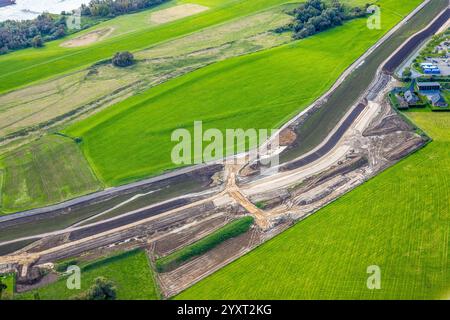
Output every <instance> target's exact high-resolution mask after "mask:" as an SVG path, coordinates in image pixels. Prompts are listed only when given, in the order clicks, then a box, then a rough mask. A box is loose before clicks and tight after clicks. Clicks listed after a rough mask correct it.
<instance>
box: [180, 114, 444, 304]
mask: <svg viewBox="0 0 450 320" xmlns="http://www.w3.org/2000/svg"><path fill="white" fill-rule="evenodd" d="M408 116H409V117H410V118H411V119H412V120H413V121H414V122H415V123H416V124H417V125H418V126H419V127H421V128H422V129H424V130H425V131H426V132H427V133H428V134H429V135H430V136H431V137H432V138H433V141H432V142H431V143H430V144H429V145H427V146H425V147H424V148H423V149H421V150H419V151H417V152H416V153H415V154H413V155H411V156H410V157H408V158H407V159H404V160H402V161H401V162H400V163H398V164H397V165H395V166H394V167H392V168H390V169H388V170H386V171H385V172H383V173H382V174H380V175H379V176H377V177H375V178H373V179H372V180H370V181H369V182H367V183H365V184H364V185H362V186H360V187H358V188H357V189H355V190H354V191H352V192H350V193H349V194H347V195H345V196H343V197H342V198H340V199H338V200H337V201H335V202H334V203H332V204H330V205H328V206H327V207H325V208H323V209H322V210H320V211H319V212H317V213H316V214H314V215H312V216H311V217H309V218H307V219H305V220H303V221H301V222H299V223H297V224H296V225H295V226H294V227H292V228H290V229H289V230H287V231H286V232H284V233H282V234H281V235H279V236H277V237H276V238H274V239H273V240H271V241H269V242H267V243H265V244H263V245H261V246H260V247H259V248H257V249H255V250H254V251H252V252H250V253H249V254H247V255H246V256H244V257H242V258H240V259H239V260H237V261H235V262H234V263H232V264H230V265H228V266H227V267H225V268H223V269H222V270H220V271H218V272H216V273H215V274H213V275H212V276H210V277H208V278H206V279H205V280H203V281H201V282H200V283H198V284H196V285H194V286H193V287H192V288H190V289H188V290H186V291H185V292H183V293H181V294H180V295H179V296H177V298H178V299H274V298H281V297H282V298H283V299H448V298H449V297H450V287H449V278H448V277H449V273H448V270H449V268H450V266H449V261H450V260H449V257H448V252H449V245H450V242H449V230H450V209H449V208H450V203H449V199H450V197H449V192H450V190H449V187H450V184H449V183H448V181H446V179H447V177H449V176H450V166H449V162H448V159H449V157H450V151H449V150H450V115H449V114H443V113H423V112H419V113H413V112H411V113H408ZM379 199H384V200H383V201H379ZM371 265H377V266H379V267H380V270H381V289H380V290H369V289H368V288H367V286H366V281H367V278H368V276H369V274H367V272H366V271H367V267H368V266H371Z"/></svg>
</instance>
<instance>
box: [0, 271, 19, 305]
mask: <svg viewBox="0 0 450 320" xmlns="http://www.w3.org/2000/svg"><path fill="white" fill-rule="evenodd" d="M0 283H1V284H3V285H5V286H6V288H4V289H3V290H2V292H1V293H0V300H11V299H12V298H13V297H14V290H15V285H16V275H15V274H13V273H8V274H2V275H0Z"/></svg>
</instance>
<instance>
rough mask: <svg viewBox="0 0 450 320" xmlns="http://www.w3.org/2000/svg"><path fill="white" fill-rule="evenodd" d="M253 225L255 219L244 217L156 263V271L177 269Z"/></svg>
mask: <svg viewBox="0 0 450 320" xmlns="http://www.w3.org/2000/svg"><path fill="white" fill-rule="evenodd" d="M252 224H253V217H244V218H241V219H238V220H235V221H233V222H231V223H229V224H227V225H225V226H223V227H222V228H220V229H218V230H217V231H215V232H213V233H212V234H210V235H208V236H206V237H204V238H202V239H200V240H199V241H197V242H195V243H193V244H191V245H189V246H187V247H184V248H182V249H180V250H178V251H176V252H174V253H172V254H170V255H168V256H166V257H164V258H161V259H158V260H157V261H156V270H157V271H158V272H168V271H171V270H174V269H176V268H177V267H178V266H179V265H181V264H182V263H183V262H186V261H188V260H189V259H191V258H193V257H196V256H200V255H202V254H203V253H205V252H207V251H209V250H211V249H213V248H215V247H216V246H218V245H219V244H221V243H222V242H224V241H225V240H228V239H231V238H234V237H237V236H238V235H240V234H243V233H245V232H246V231H248V230H249V229H250V226H251V225H252Z"/></svg>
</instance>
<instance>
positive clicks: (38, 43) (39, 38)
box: [31, 35, 44, 48]
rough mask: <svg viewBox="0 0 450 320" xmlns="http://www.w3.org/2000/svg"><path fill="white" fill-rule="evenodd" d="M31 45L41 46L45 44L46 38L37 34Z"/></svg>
mask: <svg viewBox="0 0 450 320" xmlns="http://www.w3.org/2000/svg"><path fill="white" fill-rule="evenodd" d="M31 45H32V46H33V47H34V48H41V47H43V46H44V40H43V39H42V36H40V35H38V36H35V37H34V38H33V39H32V40H31Z"/></svg>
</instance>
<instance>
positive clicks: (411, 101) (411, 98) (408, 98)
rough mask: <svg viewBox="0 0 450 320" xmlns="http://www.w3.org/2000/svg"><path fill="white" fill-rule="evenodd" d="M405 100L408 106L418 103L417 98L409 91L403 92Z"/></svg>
mask: <svg viewBox="0 0 450 320" xmlns="http://www.w3.org/2000/svg"><path fill="white" fill-rule="evenodd" d="M405 100H406V102H408V104H409V105H414V104H416V103H417V102H419V101H420V99H419V97H418V96H417V95H416V94H415V93H414V92H412V91H411V90H408V91H406V92H405Z"/></svg>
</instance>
